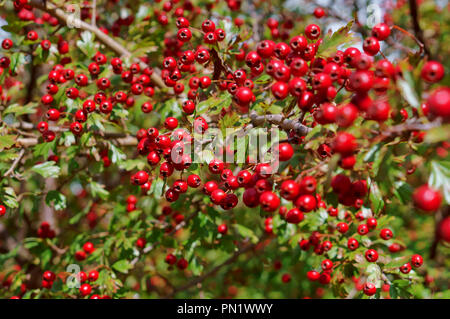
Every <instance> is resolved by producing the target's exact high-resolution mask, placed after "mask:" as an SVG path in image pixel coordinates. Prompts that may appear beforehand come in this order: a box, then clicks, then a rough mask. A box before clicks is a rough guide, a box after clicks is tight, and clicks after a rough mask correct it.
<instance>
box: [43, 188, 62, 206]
mask: <svg viewBox="0 0 450 319" xmlns="http://www.w3.org/2000/svg"><path fill="white" fill-rule="evenodd" d="M45 202H46V203H47V205H48V206H51V205H53V207H55V209H56V210H63V209H65V208H66V207H67V201H66V196H64V195H63V194H61V193H60V192H58V191H55V190H52V191H49V192H48V193H47V196H46V197H45Z"/></svg>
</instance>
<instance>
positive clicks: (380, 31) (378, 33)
mask: <svg viewBox="0 0 450 319" xmlns="http://www.w3.org/2000/svg"><path fill="white" fill-rule="evenodd" d="M390 34H391V29H390V28H389V26H388V25H387V24H386V23H378V24H376V25H375V26H374V27H373V28H372V36H373V37H375V38H377V39H378V40H379V41H383V40H386V39H387V38H388V37H389V35H390Z"/></svg>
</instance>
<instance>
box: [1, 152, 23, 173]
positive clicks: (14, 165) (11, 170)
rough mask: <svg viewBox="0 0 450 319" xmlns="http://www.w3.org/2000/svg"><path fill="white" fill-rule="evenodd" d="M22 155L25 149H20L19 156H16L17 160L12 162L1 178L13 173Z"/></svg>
mask: <svg viewBox="0 0 450 319" xmlns="http://www.w3.org/2000/svg"><path fill="white" fill-rule="evenodd" d="M24 155H25V149H24V148H22V149H21V150H20V152H19V156H17V158H16V159H15V160H14V162H13V163H12V165H11V167H10V168H9V169H8V170H7V171H6V173H5V174H4V175H3V177H8V176H9V175H11V174H12V172H14V170H15V169H16V167H17V165H19V162H20V160H21V159H22V157H23V156H24Z"/></svg>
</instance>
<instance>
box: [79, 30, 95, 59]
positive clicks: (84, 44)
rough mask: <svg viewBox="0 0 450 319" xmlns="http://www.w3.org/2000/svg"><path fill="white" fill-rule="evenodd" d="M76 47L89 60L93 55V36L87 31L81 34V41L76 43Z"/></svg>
mask: <svg viewBox="0 0 450 319" xmlns="http://www.w3.org/2000/svg"><path fill="white" fill-rule="evenodd" d="M77 47H78V48H79V49H80V50H81V51H82V52H83V53H84V54H85V55H86V56H87V57H89V58H92V57H93V56H94V55H95V53H96V49H95V44H94V34H93V33H92V32H89V31H84V32H83V33H81V40H78V41H77Z"/></svg>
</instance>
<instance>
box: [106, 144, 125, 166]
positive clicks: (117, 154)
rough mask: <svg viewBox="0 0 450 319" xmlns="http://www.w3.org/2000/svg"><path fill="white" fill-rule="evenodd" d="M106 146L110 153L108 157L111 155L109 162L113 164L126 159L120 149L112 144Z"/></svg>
mask: <svg viewBox="0 0 450 319" xmlns="http://www.w3.org/2000/svg"><path fill="white" fill-rule="evenodd" d="M108 144H109V151H110V155H111V161H112V162H113V163H120V162H122V161H123V160H124V159H126V158H127V156H126V155H125V153H124V152H123V151H122V150H121V149H120V148H118V147H116V146H114V144H112V143H108Z"/></svg>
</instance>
